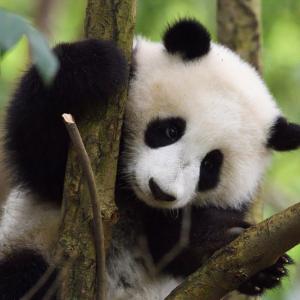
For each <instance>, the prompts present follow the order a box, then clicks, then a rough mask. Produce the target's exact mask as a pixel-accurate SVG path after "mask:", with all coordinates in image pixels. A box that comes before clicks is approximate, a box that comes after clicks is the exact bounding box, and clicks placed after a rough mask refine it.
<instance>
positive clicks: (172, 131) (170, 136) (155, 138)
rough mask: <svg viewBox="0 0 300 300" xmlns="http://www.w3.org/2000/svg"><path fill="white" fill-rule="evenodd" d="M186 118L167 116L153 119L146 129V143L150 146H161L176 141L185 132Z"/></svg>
mask: <svg viewBox="0 0 300 300" xmlns="http://www.w3.org/2000/svg"><path fill="white" fill-rule="evenodd" d="M185 127H186V122H185V120H184V119H182V118H180V117H177V118H166V119H155V120H153V121H151V122H150V123H149V124H148V126H147V129H146V131H145V137H144V138H145V144H146V145H147V146H149V147H150V148H154V149H155V148H160V147H165V146H168V145H171V144H174V143H176V142H177V141H178V140H180V139H181V137H182V136H183V134H184V132H185Z"/></svg>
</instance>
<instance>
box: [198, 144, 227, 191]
mask: <svg viewBox="0 0 300 300" xmlns="http://www.w3.org/2000/svg"><path fill="white" fill-rule="evenodd" d="M223 159H224V155H223V153H222V152H221V151H220V150H218V149H216V150H213V151H210V152H208V153H207V154H206V156H205V157H204V159H203V160H202V162H201V166H200V178H199V183H198V190H199V191H207V190H210V189H213V188H215V187H216V186H217V185H218V183H219V181H220V173H221V167H222V164H223Z"/></svg>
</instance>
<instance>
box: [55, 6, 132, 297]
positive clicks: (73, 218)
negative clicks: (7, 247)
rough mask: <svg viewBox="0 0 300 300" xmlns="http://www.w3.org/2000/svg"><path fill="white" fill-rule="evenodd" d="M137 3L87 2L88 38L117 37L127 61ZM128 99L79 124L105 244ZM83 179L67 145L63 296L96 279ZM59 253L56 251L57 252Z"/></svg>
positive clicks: (84, 292) (91, 292) (82, 293)
mask: <svg viewBox="0 0 300 300" xmlns="http://www.w3.org/2000/svg"><path fill="white" fill-rule="evenodd" d="M135 7H136V4H135V0H122V1H121V0H119V1H118V0H110V1H108V0H88V3H87V9H86V23H85V24H86V25H85V32H86V37H88V38H102V39H113V40H115V41H116V43H117V44H118V46H119V47H120V48H121V49H122V50H123V52H124V53H125V55H126V57H127V59H128V63H130V58H131V48H132V40H133V31H134V25H135ZM126 98H127V90H123V91H122V92H121V93H120V94H119V95H118V96H117V97H115V98H114V99H110V101H109V103H108V104H107V105H106V106H103V105H102V106H101V105H100V106H99V107H96V108H94V111H93V112H90V113H89V114H88V115H87V116H86V118H85V120H84V121H82V122H81V123H80V124H79V129H80V133H81V135H82V138H83V141H84V144H85V147H86V150H87V152H88V154H89V157H90V160H91V164H92V168H93V171H94V173H95V179H96V184H97V194H98V199H100V202H101V214H102V219H103V225H104V235H105V244H106V248H107V247H108V245H109V240H110V230H111V226H112V225H113V224H114V223H115V222H116V220H117V208H116V205H115V202H114V190H115V179H116V172H117V160H118V155H119V142H120V132H121V126H122V121H123V112H124V107H125V102H126ZM83 101H84V99H83ZM99 103H101V99H99ZM66 113H67V112H66ZM84 181H85V178H84V177H83V174H82V170H81V166H80V163H79V161H78V159H77V155H76V154H75V152H74V151H73V150H72V149H71V151H70V153H69V158H68V163H67V169H66V177H65V190H64V197H63V219H62V224H61V228H60V236H59V241H58V245H59V246H58V247H57V248H58V249H63V257H64V260H70V259H72V260H73V264H72V266H71V267H69V268H67V269H66V270H65V271H64V272H63V278H62V285H61V288H60V298H61V299H94V298H95V287H96V284H97V282H96V280H95V247H94V239H93V234H92V209H91V203H90V199H89V192H88V189H87V187H86V184H84ZM59 252H60V251H58V250H57V251H56V254H57V253H59ZM102 288H104V287H102Z"/></svg>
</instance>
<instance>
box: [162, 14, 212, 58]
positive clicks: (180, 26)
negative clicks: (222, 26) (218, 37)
mask: <svg viewBox="0 0 300 300" xmlns="http://www.w3.org/2000/svg"><path fill="white" fill-rule="evenodd" d="M163 42H164V45H165V48H166V49H167V51H168V52H169V53H171V54H175V53H178V54H180V55H181V57H182V58H183V59H184V60H192V59H195V58H199V57H201V56H203V55H205V54H207V53H208V52H209V49H210V35H209V33H208V31H207V30H206V28H205V27H204V26H203V25H201V24H200V23H199V22H197V21H196V20H190V19H183V20H180V21H178V22H176V23H175V24H173V25H171V26H170V27H169V28H168V29H167V30H166V32H165V34H164V37H163Z"/></svg>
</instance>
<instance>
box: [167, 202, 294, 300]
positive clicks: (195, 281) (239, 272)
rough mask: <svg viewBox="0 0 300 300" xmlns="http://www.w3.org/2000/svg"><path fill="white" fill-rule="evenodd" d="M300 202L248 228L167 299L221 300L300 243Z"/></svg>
mask: <svg viewBox="0 0 300 300" xmlns="http://www.w3.org/2000/svg"><path fill="white" fill-rule="evenodd" d="M299 232H300V203H298V204H296V205H294V206H291V207H289V208H288V209H286V210H284V211H282V212H280V213H278V214H276V215H274V216H272V217H270V218H269V219H267V220H265V221H263V222H261V223H259V224H257V225H256V226H253V227H251V228H249V229H247V230H246V231H245V232H244V233H243V234H241V235H240V236H239V237H238V238H237V239H235V240H234V241H233V242H232V243H230V244H229V245H227V246H225V247H223V248H222V249H220V250H218V251H217V252H216V253H215V254H214V255H213V256H212V257H211V258H210V259H209V260H208V261H207V262H206V263H205V265H204V266H203V267H202V268H200V269H199V270H198V271H196V272H195V273H193V274H192V275H190V276H189V277H188V278H187V279H186V280H185V281H184V282H183V283H182V284H181V285H180V286H178V287H177V288H176V289H175V290H174V291H173V292H172V293H171V294H170V295H169V296H168V297H167V298H166V300H187V299H188V300H193V299H195V300H196V299H201V300H218V299H221V298H222V297H223V296H225V295H226V294H227V293H228V292H230V291H232V290H234V289H236V288H237V287H239V286H240V284H242V283H243V282H244V281H245V280H247V279H248V278H250V277H251V276H252V275H254V274H255V273H257V272H259V271H260V270H263V269H265V268H267V267H269V266H271V265H272V264H274V263H275V262H276V260H277V259H278V258H279V257H280V256H281V255H282V254H284V253H285V252H286V251H287V250H289V249H291V248H293V247H294V246H295V245H297V244H299V243H300V234H299Z"/></svg>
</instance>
